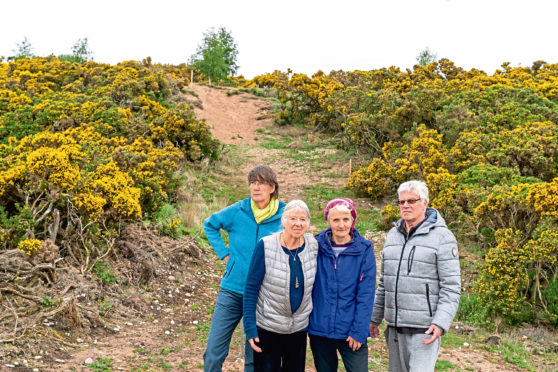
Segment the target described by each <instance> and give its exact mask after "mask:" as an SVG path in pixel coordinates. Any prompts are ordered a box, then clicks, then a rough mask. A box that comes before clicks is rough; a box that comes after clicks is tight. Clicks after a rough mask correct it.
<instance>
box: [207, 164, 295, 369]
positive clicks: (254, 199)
mask: <svg viewBox="0 0 558 372" xmlns="http://www.w3.org/2000/svg"><path fill="white" fill-rule="evenodd" d="M248 182H249V185H250V197H249V198H246V199H244V200H240V201H238V202H236V203H235V204H233V205H231V206H229V207H227V208H225V209H223V210H221V211H219V212H216V213H214V214H212V215H211V216H210V217H209V218H207V219H206V220H205V221H204V230H205V235H206V236H207V239H208V240H209V243H210V244H211V247H212V248H213V249H214V250H215V253H217V256H219V258H220V259H222V260H223V261H224V262H225V263H226V264H227V269H226V272H225V275H224V276H223V278H222V279H221V288H220V290H219V293H218V295H217V301H216V303H215V310H214V312H213V318H212V321H211V329H210V331H209V338H208V341H207V347H206V350H205V353H204V371H221V370H222V366H223V362H224V361H225V359H226V357H227V355H228V353H229V344H230V342H231V337H232V333H233V332H234V330H235V328H236V326H237V325H238V323H239V321H240V319H241V318H242V313H243V308H242V302H243V296H244V287H245V284H246V276H247V271H248V266H249V265H250V260H251V258H252V253H253V252H254V249H255V247H256V244H257V243H258V241H259V240H260V239H261V238H263V237H265V236H267V235H270V234H272V233H274V232H277V231H280V230H281V229H282V225H281V214H282V213H283V208H284V206H285V203H283V202H281V201H279V200H278V199H277V197H278V195H279V185H278V183H277V176H276V175H275V173H274V172H273V170H272V169H271V168H269V167H268V166H264V165H259V166H257V167H255V168H254V169H252V170H251V171H250V174H249V175H248ZM221 229H222V230H225V231H226V232H227V233H228V235H229V245H228V246H227V245H225V243H224V241H223V239H222V237H221V231H220V230H221ZM244 370H245V371H253V370H254V366H253V354H252V348H251V347H250V346H249V345H247V346H246V348H245V361H244Z"/></svg>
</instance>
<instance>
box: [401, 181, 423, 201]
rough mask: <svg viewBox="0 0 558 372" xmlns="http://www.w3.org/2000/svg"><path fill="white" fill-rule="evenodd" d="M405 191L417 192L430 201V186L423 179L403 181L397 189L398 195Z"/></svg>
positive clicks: (421, 197) (420, 196)
mask: <svg viewBox="0 0 558 372" xmlns="http://www.w3.org/2000/svg"><path fill="white" fill-rule="evenodd" d="M405 191H407V192H414V193H415V194H418V196H419V198H420V199H421V200H426V201H428V186H426V183H424V182H422V181H417V180H413V181H407V182H403V183H402V184H401V185H399V188H398V189H397V195H398V196H399V195H401V193H402V192H405Z"/></svg>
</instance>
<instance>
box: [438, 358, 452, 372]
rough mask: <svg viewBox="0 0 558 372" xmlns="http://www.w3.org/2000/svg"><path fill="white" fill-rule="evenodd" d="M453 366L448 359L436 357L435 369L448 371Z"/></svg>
mask: <svg viewBox="0 0 558 372" xmlns="http://www.w3.org/2000/svg"><path fill="white" fill-rule="evenodd" d="M454 368H455V366H454V365H453V363H452V362H450V361H449V360H443V359H438V360H437V361H436V367H435V370H436V371H449V370H451V369H454Z"/></svg>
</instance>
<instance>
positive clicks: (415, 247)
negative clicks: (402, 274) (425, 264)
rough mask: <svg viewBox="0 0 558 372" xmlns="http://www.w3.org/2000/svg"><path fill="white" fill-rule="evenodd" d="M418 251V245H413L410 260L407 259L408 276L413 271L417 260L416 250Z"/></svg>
mask: <svg viewBox="0 0 558 372" xmlns="http://www.w3.org/2000/svg"><path fill="white" fill-rule="evenodd" d="M416 249H417V246H416V245H413V248H411V251H410V252H409V258H408V259H407V275H409V274H410V273H411V269H412V267H413V260H414V259H415V250H416Z"/></svg>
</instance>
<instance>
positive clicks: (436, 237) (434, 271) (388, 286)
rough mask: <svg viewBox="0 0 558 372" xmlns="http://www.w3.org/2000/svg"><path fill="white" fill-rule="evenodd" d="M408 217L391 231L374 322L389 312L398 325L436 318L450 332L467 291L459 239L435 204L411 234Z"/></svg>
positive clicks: (391, 321)
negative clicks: (463, 289)
mask: <svg viewBox="0 0 558 372" xmlns="http://www.w3.org/2000/svg"><path fill="white" fill-rule="evenodd" d="M402 223H403V220H402V219H400V220H399V221H397V222H396V223H394V227H393V228H392V229H391V230H390V231H389V233H388V235H387V237H386V242H385V244H384V249H383V251H382V268H381V272H380V279H379V281H378V288H377V290H376V300H375V302H374V310H373V313H372V323H374V324H380V323H381V322H382V319H383V318H384V317H385V319H386V323H387V325H389V326H392V327H410V328H428V327H430V325H431V324H435V325H437V326H438V327H440V328H441V329H442V333H446V332H447V331H448V330H449V328H450V326H451V322H452V321H453V318H454V316H455V313H456V312H457V307H458V305H459V299H460V297H461V273H460V268H459V254H458V251H457V241H456V240H455V236H454V235H453V234H452V232H451V231H450V230H449V229H448V228H447V226H446V222H445V221H444V219H443V218H442V216H441V215H440V213H439V212H438V211H437V210H435V209H434V208H427V209H426V220H424V221H423V222H422V224H420V225H419V226H418V227H417V229H416V230H415V231H414V233H412V234H411V236H410V237H407V236H406V234H404V233H403V231H405V230H404V225H402Z"/></svg>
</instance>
